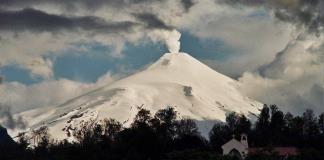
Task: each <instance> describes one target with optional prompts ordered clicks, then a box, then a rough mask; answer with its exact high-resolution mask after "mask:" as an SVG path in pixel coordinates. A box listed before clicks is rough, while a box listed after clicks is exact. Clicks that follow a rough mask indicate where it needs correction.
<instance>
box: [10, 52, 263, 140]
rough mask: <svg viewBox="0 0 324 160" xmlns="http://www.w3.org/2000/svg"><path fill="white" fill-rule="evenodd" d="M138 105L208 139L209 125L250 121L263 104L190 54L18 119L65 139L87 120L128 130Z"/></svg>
mask: <svg viewBox="0 0 324 160" xmlns="http://www.w3.org/2000/svg"><path fill="white" fill-rule="evenodd" d="M138 106H141V107H143V108H146V109H149V110H150V111H151V113H153V114H154V113H155V112H156V111H157V110H159V109H163V108H166V107H167V106H172V107H174V108H175V109H176V111H177V112H178V114H179V116H180V117H189V118H192V119H195V120H197V121H199V123H198V124H199V127H200V129H201V131H202V134H204V135H207V133H208V131H209V129H211V127H212V124H210V122H211V121H215V120H220V121H224V120H225V115H226V113H228V112H232V111H235V112H238V113H242V114H245V115H247V116H249V117H253V115H254V114H256V113H258V112H259V111H258V109H259V108H260V107H262V104H261V103H259V102H257V101H254V100H251V99H249V98H248V97H246V96H244V95H242V94H241V93H240V92H239V90H238V89H237V82H236V81H235V80H233V79H231V78H229V77H227V76H224V75H222V74H220V73H218V72H216V71H214V70H212V69H211V68H209V67H208V66H206V65H204V64H203V63H201V62H199V61H198V60H196V59H195V58H193V57H191V56H190V55H188V54H186V53H166V54H164V55H163V56H162V57H161V58H160V59H159V60H158V61H156V62H155V63H154V64H152V65H151V66H149V67H148V68H147V69H145V70H144V71H141V72H138V73H136V74H134V75H131V76H129V77H126V78H124V79H121V80H119V81H117V82H114V83H112V84H109V85H107V86H104V87H102V88H99V89H96V90H94V91H91V92H89V93H87V94H84V95H81V96H79V97H76V98H74V99H71V100H69V101H67V102H66V103H64V104H62V105H60V106H57V107H51V108H41V109H36V110H31V111H26V112H23V113H20V115H21V116H22V117H23V118H24V119H25V120H26V121H27V122H28V123H29V127H30V129H34V128H37V127H40V126H42V125H47V126H48V127H49V129H50V130H49V131H50V134H51V136H52V137H54V138H55V139H64V138H67V135H66V133H67V132H68V131H69V129H70V128H73V127H75V126H78V125H79V124H80V123H81V122H83V121H86V120H90V119H95V120H101V119H104V118H114V119H117V120H118V121H120V122H121V123H123V124H124V125H125V126H127V125H129V124H130V123H131V122H132V121H133V118H134V117H135V115H136V113H137V111H138ZM204 122H206V123H204ZM207 122H209V123H207ZM12 134H15V133H14V132H12ZM12 136H15V135H12Z"/></svg>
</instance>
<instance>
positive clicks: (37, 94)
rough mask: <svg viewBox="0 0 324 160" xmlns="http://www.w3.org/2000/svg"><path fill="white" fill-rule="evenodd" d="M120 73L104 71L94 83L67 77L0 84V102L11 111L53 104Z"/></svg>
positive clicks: (98, 85)
mask: <svg viewBox="0 0 324 160" xmlns="http://www.w3.org/2000/svg"><path fill="white" fill-rule="evenodd" d="M120 76H122V75H112V74H111V73H109V72H108V73H106V74H105V75H103V76H102V77H100V78H99V79H98V80H97V82H95V83H82V82H77V81H71V80H67V79H59V80H48V81H44V82H41V83H39V84H33V85H24V84H21V83H18V82H9V83H3V84H1V85H0V93H1V96H0V103H1V104H5V105H8V106H11V108H12V110H13V112H18V111H24V110H28V109H32V108H38V107H49V106H55V105H59V104H61V103H63V102H64V101H66V100H69V99H71V98H73V97H76V96H79V95H81V94H83V93H85V92H88V91H90V90H93V89H96V88H98V87H101V86H104V85H106V84H109V83H112V82H113V81H115V80H116V79H118V78H120Z"/></svg>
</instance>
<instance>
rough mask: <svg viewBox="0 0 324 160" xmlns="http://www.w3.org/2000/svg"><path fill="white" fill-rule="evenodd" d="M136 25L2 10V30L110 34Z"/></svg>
mask: <svg viewBox="0 0 324 160" xmlns="http://www.w3.org/2000/svg"><path fill="white" fill-rule="evenodd" d="M136 25H137V24H136V23H134V22H106V21H105V20H103V19H101V18H99V17H94V16H82V17H68V16H63V15H54V14H48V13H45V12H43V11H40V10H35V9H31V8H28V9H23V10H20V11H4V10H0V30H10V31H25V30H28V31H33V32H44V31H48V32H56V31H60V30H74V29H83V30H89V31H96V32H108V33H110V32H120V31H129V30H130V29H132V27H134V26H136Z"/></svg>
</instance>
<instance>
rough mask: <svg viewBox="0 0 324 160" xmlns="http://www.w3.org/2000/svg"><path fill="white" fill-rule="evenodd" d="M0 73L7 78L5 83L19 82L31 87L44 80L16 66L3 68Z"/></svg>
mask: <svg viewBox="0 0 324 160" xmlns="http://www.w3.org/2000/svg"><path fill="white" fill-rule="evenodd" d="M0 71H1V72H0V74H1V75H2V76H4V77H5V82H19V83H23V84H27V85H29V84H35V83H39V82H41V81H42V80H43V79H42V78H40V77H33V76H32V75H31V74H30V72H29V71H28V70H26V69H24V68H21V67H18V66H16V65H7V66H3V67H1V69H0Z"/></svg>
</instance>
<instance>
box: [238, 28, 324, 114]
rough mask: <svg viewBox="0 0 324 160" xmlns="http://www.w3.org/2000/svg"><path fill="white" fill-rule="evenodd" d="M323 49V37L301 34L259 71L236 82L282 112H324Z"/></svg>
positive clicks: (245, 91)
mask: <svg viewBox="0 0 324 160" xmlns="http://www.w3.org/2000/svg"><path fill="white" fill-rule="evenodd" d="M323 47H324V43H323V37H314V36H311V35H307V34H300V35H299V36H298V37H297V38H295V39H293V40H291V41H290V42H289V43H288V45H287V46H286V48H285V49H284V50H282V51H281V52H279V53H278V54H277V57H276V58H275V59H274V60H273V61H272V62H271V63H269V64H268V65H265V66H263V67H262V68H260V70H259V72H253V73H251V72H246V73H244V74H243V76H242V77H241V78H240V79H239V81H240V83H241V90H242V91H243V92H244V93H246V94H247V95H248V96H250V97H252V98H255V99H257V100H259V101H261V102H264V103H268V104H277V105H279V106H281V107H282V109H283V110H285V111H290V112H295V113H300V112H302V111H304V110H305V109H308V108H310V109H313V110H315V111H316V112H324V108H323V106H324V94H323V93H324V57H323V56H324V52H323Z"/></svg>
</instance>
